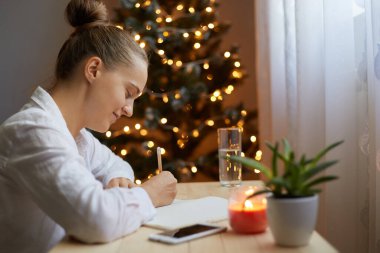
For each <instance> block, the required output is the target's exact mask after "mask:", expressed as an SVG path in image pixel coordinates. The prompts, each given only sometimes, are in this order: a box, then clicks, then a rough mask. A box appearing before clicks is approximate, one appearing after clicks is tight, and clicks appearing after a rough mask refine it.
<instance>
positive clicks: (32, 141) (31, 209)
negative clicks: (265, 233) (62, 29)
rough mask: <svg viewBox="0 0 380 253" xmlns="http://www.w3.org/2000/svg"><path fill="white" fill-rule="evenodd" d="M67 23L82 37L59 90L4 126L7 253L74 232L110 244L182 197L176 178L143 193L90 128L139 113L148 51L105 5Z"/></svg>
mask: <svg viewBox="0 0 380 253" xmlns="http://www.w3.org/2000/svg"><path fill="white" fill-rule="evenodd" d="M66 17H67V19H68V21H69V23H70V24H71V25H72V26H73V27H75V31H74V32H73V34H72V35H71V36H70V38H69V39H68V40H67V41H66V42H65V43H64V45H63V46H62V48H61V50H60V52H59V55H58V59H57V64H56V71H55V76H56V81H55V83H54V85H53V87H52V88H51V89H49V90H48V91H46V90H44V89H42V88H41V87H38V88H37V89H36V90H35V92H34V94H33V95H32V97H31V100H30V102H29V103H27V104H26V105H25V106H24V107H23V108H22V109H21V111H20V112H18V113H16V114H15V115H13V116H12V117H10V118H9V119H8V120H6V121H5V122H4V123H3V124H2V125H1V127H0V206H1V207H0V208H1V211H0V252H46V251H48V250H49V249H50V248H51V247H52V246H54V245H55V244H56V243H57V242H59V241H60V240H61V239H62V238H63V236H64V235H65V234H67V235H70V236H73V237H75V238H77V239H79V240H82V241H85V242H89V243H92V242H109V241H112V240H114V239H116V238H119V237H121V236H124V235H126V234H128V233H131V232H133V231H135V230H136V229H137V228H138V227H140V226H141V224H143V223H144V222H146V221H148V220H150V219H151V218H152V217H153V216H154V214H155V208H154V207H157V206H162V205H167V204H170V203H171V202H172V201H173V199H174V197H175V195H176V182H177V181H176V179H175V178H174V177H173V175H172V174H171V173H169V172H162V173H161V174H159V175H157V176H155V177H153V178H152V179H150V180H149V181H147V182H146V183H144V184H142V185H141V187H136V185H134V184H133V180H134V176H133V171H132V169H131V167H130V165H129V164H128V163H126V162H124V161H123V160H122V159H120V158H119V157H117V156H116V155H114V154H113V153H112V152H111V151H110V150H109V149H108V148H107V147H105V146H103V145H101V144H100V143H99V142H98V141H97V140H96V139H95V138H94V137H93V136H92V135H91V134H90V133H89V132H88V131H87V130H86V128H88V129H92V130H94V131H98V132H105V131H106V130H108V128H109V126H110V125H111V124H112V123H113V122H115V121H116V120H117V119H118V118H120V117H121V116H123V115H125V116H128V117H130V116H132V113H133V102H134V100H135V99H136V98H138V97H139V96H140V95H141V92H142V91H143V89H144V86H145V84H146V80H147V65H148V60H147V57H146V54H145V52H144V51H143V50H142V49H141V48H140V47H139V46H138V45H137V44H136V43H135V42H134V40H133V39H132V38H131V37H130V35H129V34H128V33H127V32H126V31H123V30H120V29H118V28H116V27H114V26H111V25H109V24H108V21H107V20H108V17H107V12H106V9H105V6H104V5H103V4H102V3H101V2H98V1H95V0H72V1H71V2H70V3H69V4H68V6H67V8H66Z"/></svg>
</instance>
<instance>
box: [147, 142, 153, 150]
mask: <svg viewBox="0 0 380 253" xmlns="http://www.w3.org/2000/svg"><path fill="white" fill-rule="evenodd" d="M146 145H147V146H148V148H153V147H154V142H153V141H148V143H147V144H146Z"/></svg>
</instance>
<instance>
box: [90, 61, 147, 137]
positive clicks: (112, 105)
mask: <svg viewBox="0 0 380 253" xmlns="http://www.w3.org/2000/svg"><path fill="white" fill-rule="evenodd" d="M135 58H136V59H135V60H134V66H131V67H125V66H123V65H120V66H118V67H116V68H114V69H112V70H107V69H105V68H103V67H102V66H101V67H100V71H98V72H97V73H96V74H97V75H98V76H97V77H96V78H95V79H94V81H93V83H92V84H91V88H90V90H89V94H88V96H87V97H88V99H87V102H88V103H87V105H88V106H87V110H86V111H87V112H86V116H87V117H86V120H85V122H86V126H85V127H86V128H89V129H92V130H94V131H97V132H106V131H107V130H108V129H109V127H110V125H111V124H113V123H114V122H115V121H116V120H117V119H118V118H120V117H121V116H123V115H125V116H128V117H131V116H132V114H133V102H134V100H135V99H136V98H138V97H139V96H140V95H141V93H142V91H143V89H144V87H145V84H146V81H147V78H148V73H147V72H148V71H147V64H146V63H145V62H144V61H143V60H141V59H139V58H137V57H135Z"/></svg>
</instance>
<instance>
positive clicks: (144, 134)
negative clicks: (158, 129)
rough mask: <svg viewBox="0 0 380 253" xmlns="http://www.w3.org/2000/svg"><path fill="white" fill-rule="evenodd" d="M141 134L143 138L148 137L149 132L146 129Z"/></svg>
mask: <svg viewBox="0 0 380 253" xmlns="http://www.w3.org/2000/svg"><path fill="white" fill-rule="evenodd" d="M140 134H141V136H147V135H148V131H147V130H146V129H141V130H140Z"/></svg>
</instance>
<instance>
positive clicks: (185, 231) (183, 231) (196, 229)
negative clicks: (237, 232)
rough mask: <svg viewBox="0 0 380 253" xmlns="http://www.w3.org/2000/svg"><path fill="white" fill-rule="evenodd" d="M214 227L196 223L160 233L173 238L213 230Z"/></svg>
mask: <svg viewBox="0 0 380 253" xmlns="http://www.w3.org/2000/svg"><path fill="white" fill-rule="evenodd" d="M213 229H215V227H213V226H207V225H202V224H196V225H192V226H189V227H184V228H180V229H178V230H172V231H167V232H163V233H160V234H161V235H166V236H171V237H174V238H182V237H185V236H189V235H193V234H197V233H201V232H204V231H208V230H213Z"/></svg>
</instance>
